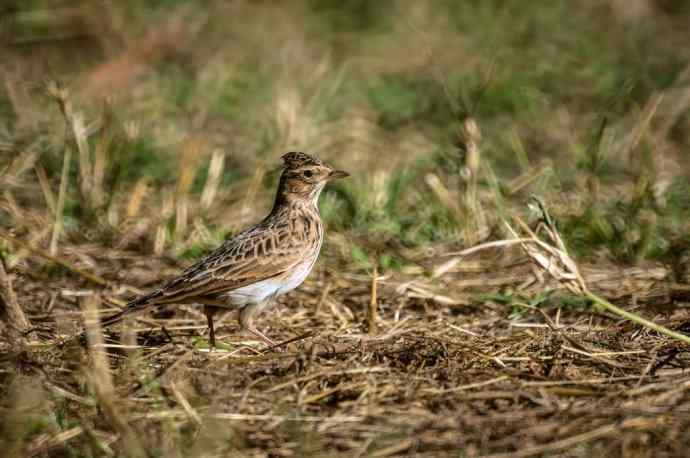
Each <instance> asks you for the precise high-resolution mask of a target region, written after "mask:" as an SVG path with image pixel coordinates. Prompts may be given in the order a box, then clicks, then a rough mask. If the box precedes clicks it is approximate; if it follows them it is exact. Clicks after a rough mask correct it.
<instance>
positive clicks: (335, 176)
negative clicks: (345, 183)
mask: <svg viewBox="0 0 690 458" xmlns="http://www.w3.org/2000/svg"><path fill="white" fill-rule="evenodd" d="M349 176H350V174H349V173H347V172H345V171H343V170H333V171H332V172H331V173H330V174H329V175H328V179H329V180H337V179H338V178H345V177H349Z"/></svg>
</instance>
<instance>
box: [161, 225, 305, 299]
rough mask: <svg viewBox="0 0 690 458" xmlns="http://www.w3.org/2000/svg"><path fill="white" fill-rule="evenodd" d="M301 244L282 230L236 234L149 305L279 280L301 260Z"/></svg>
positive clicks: (302, 251) (174, 281)
mask: <svg viewBox="0 0 690 458" xmlns="http://www.w3.org/2000/svg"><path fill="white" fill-rule="evenodd" d="M305 248H307V247H305V244H304V243H303V241H302V242H301V243H298V240H297V239H294V238H293V237H290V233H289V231H288V230H287V228H285V230H275V229H274V230H265V229H264V228H261V227H255V228H252V229H249V230H247V231H245V232H242V233H240V234H238V235H237V236H236V237H234V238H233V239H231V240H228V241H227V242H225V243H224V244H223V245H221V246H220V247H219V248H218V249H216V250H215V251H213V252H211V253H210V254H208V255H207V256H205V257H204V258H202V259H201V260H199V261H198V262H197V263H196V264H193V265H192V266H190V267H188V268H187V269H186V270H185V271H184V272H182V274H180V276H178V277H176V278H173V279H172V280H170V281H168V282H167V283H166V284H165V285H163V286H162V287H161V288H160V290H159V291H160V295H158V297H156V298H154V299H153V301H152V302H153V303H156V304H162V303H171V302H184V301H185V300H191V299H193V298H198V297H213V296H216V295H218V294H222V293H226V292H228V291H232V290H234V289H237V288H240V287H242V286H246V285H249V284H252V283H256V282H259V281H262V280H267V279H270V278H275V277H280V276H281V275H283V274H285V273H286V272H288V271H289V270H291V269H292V268H294V267H295V266H296V265H298V264H299V263H300V261H302V260H303V259H304V256H305Z"/></svg>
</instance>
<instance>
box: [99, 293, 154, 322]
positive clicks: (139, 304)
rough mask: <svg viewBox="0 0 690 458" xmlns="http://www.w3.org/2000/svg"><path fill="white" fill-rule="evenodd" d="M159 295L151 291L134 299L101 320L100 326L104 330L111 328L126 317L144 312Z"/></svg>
mask: <svg viewBox="0 0 690 458" xmlns="http://www.w3.org/2000/svg"><path fill="white" fill-rule="evenodd" d="M161 294H162V293H161V292H160V291H152V292H150V293H148V294H144V295H142V296H139V297H136V298H134V299H133V300H131V301H130V302H129V303H128V304H127V305H126V306H125V308H123V309H122V310H120V311H119V312H117V313H115V314H114V315H110V316H108V317H105V318H103V319H102V320H101V326H102V327H104V328H105V327H108V326H112V325H113V324H116V323H119V322H120V321H122V320H123V319H124V318H125V317H126V316H128V315H131V314H132V313H136V312H139V311H142V310H144V309H145V308H147V307H148V306H149V305H152V304H153V303H154V301H155V299H156V298H157V297H159V296H161Z"/></svg>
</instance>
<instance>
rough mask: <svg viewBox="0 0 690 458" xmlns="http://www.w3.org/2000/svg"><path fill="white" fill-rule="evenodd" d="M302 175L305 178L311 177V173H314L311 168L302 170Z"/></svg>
mask: <svg viewBox="0 0 690 458" xmlns="http://www.w3.org/2000/svg"><path fill="white" fill-rule="evenodd" d="M302 175H304V176H305V177H307V178H311V177H312V175H314V173H313V172H312V171H311V170H305V171H304V172H302Z"/></svg>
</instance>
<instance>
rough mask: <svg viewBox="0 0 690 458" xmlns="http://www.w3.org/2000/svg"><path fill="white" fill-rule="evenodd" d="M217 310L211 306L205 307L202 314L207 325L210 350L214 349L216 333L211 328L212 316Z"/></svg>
mask: <svg viewBox="0 0 690 458" xmlns="http://www.w3.org/2000/svg"><path fill="white" fill-rule="evenodd" d="M217 310H218V309H217V308H216V307H213V306H209V305H205V306H204V313H205V314H206V321H207V323H208V343H209V346H210V347H211V350H213V349H214V348H216V332H215V330H214V328H213V315H215V314H216V311H217Z"/></svg>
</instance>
